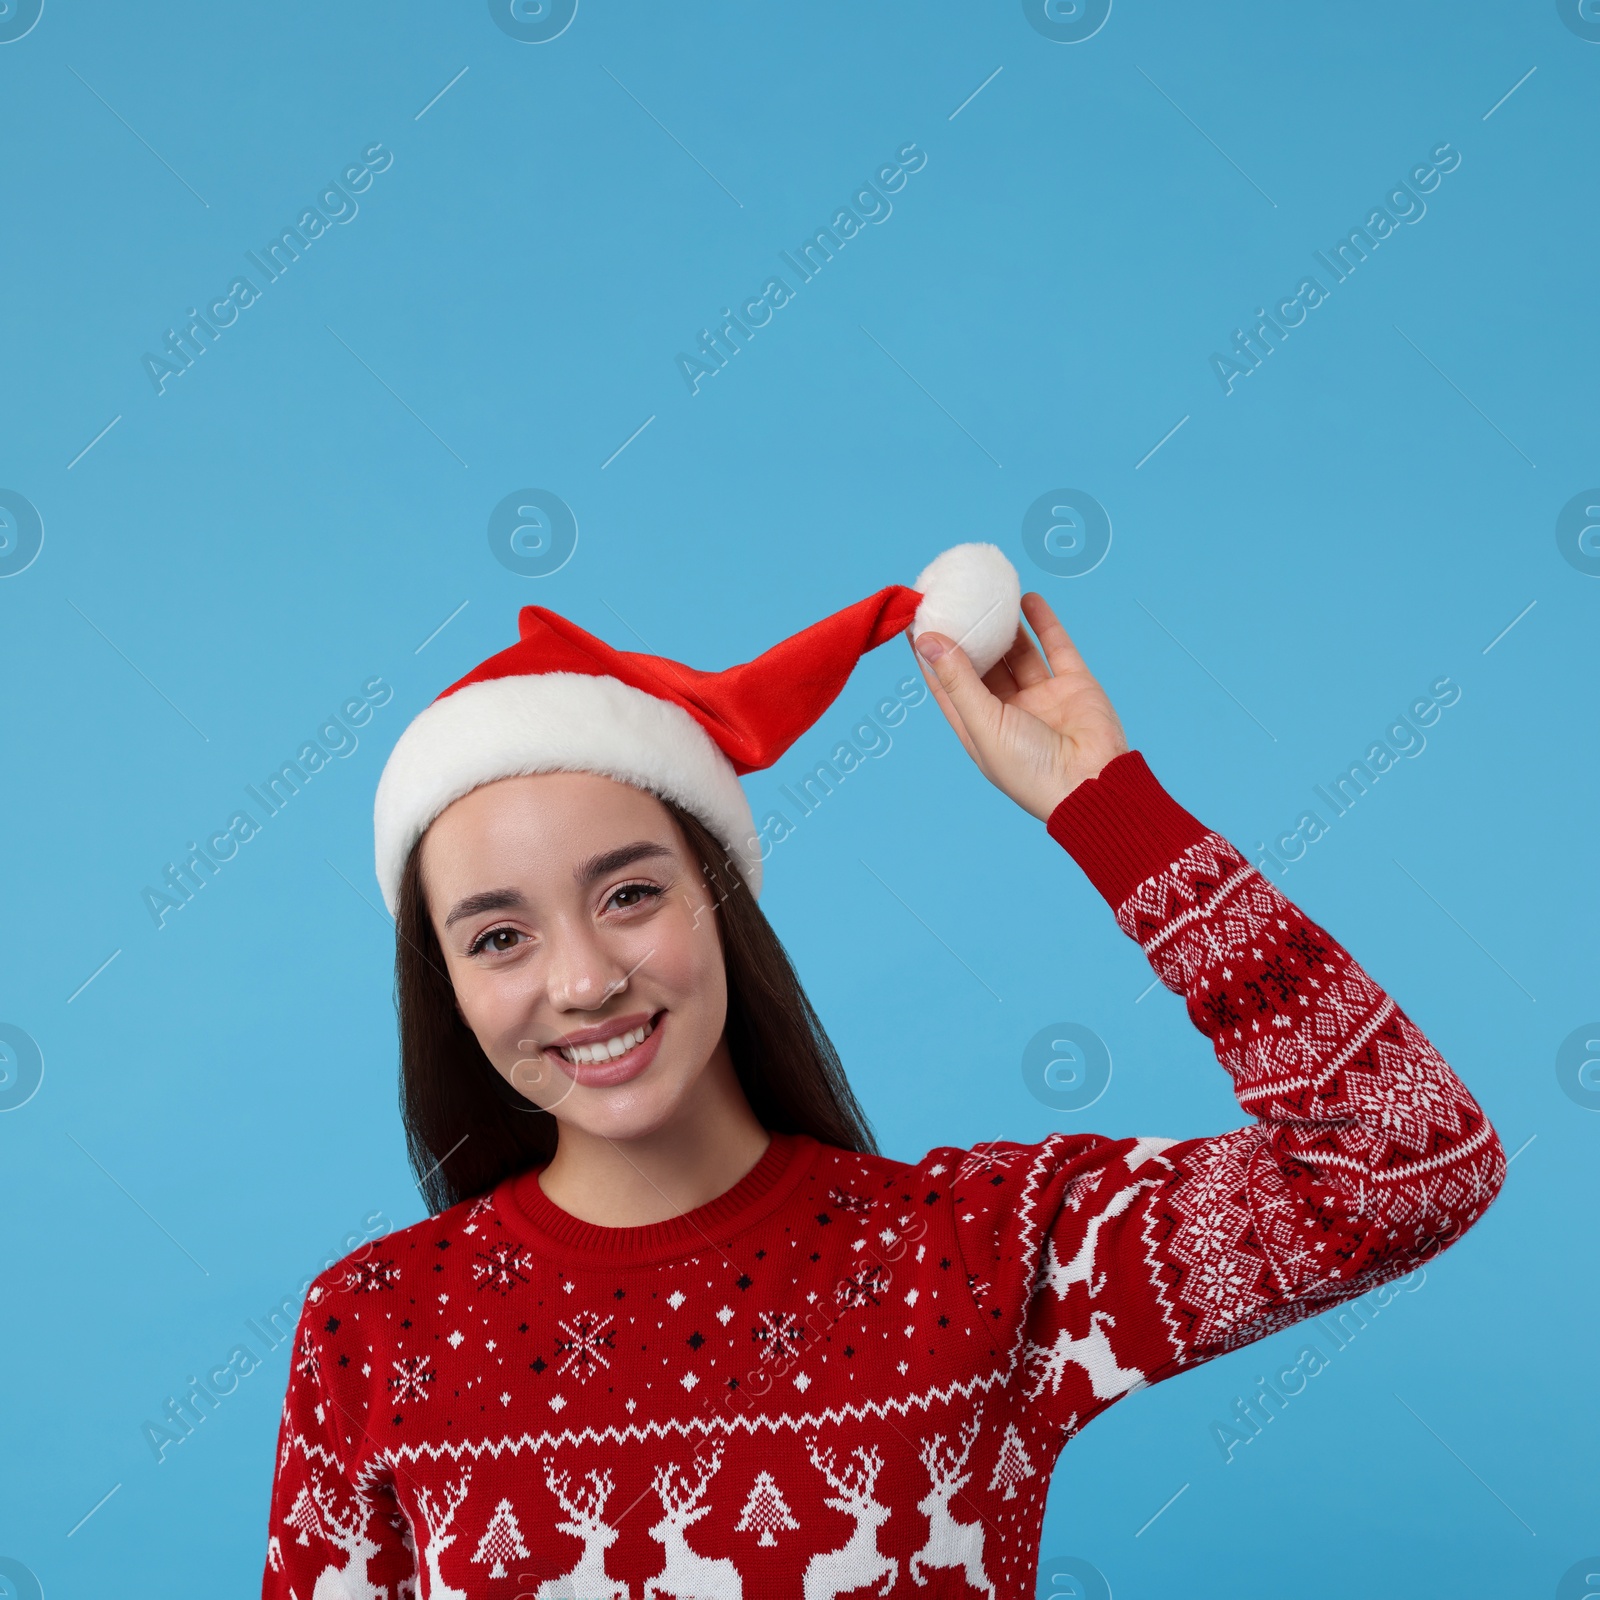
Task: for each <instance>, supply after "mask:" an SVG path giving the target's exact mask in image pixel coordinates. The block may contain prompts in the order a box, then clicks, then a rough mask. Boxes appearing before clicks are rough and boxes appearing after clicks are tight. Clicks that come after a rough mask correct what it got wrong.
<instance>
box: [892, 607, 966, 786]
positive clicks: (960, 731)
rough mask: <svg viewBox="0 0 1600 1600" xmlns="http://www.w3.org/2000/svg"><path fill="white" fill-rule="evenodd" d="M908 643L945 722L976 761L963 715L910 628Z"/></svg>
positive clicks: (907, 634)
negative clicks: (926, 658)
mask: <svg viewBox="0 0 1600 1600" xmlns="http://www.w3.org/2000/svg"><path fill="white" fill-rule="evenodd" d="M906 643H907V644H909V645H911V654H912V657H913V658H914V659H915V661H916V663H917V667H918V669H919V670H920V671H921V673H922V679H923V682H924V683H926V684H927V686H928V689H929V691H930V693H931V694H932V695H933V698H934V700H935V701H936V702H937V703H938V706H939V709H940V710H941V711H942V712H943V713H944V719H945V721H946V722H948V723H949V724H950V726H951V728H953V729H954V730H955V735H956V737H957V738H958V739H959V740H960V741H961V748H962V749H963V750H965V751H966V752H967V754H968V755H969V756H971V757H972V759H973V760H974V761H976V760H977V759H978V752H977V751H976V750H975V749H974V748H973V745H972V739H971V736H970V735H969V734H968V733H967V729H966V724H965V723H963V722H962V720H961V713H960V712H959V711H957V710H956V708H955V706H954V705H953V704H951V701H950V696H949V695H947V694H946V693H945V692H944V685H943V684H941V683H940V682H939V679H938V675H937V674H936V673H935V672H934V670H933V668H932V667H931V666H930V665H929V664H928V663H927V662H926V661H924V660H923V659H922V652H921V651H919V650H918V649H917V647H916V644H915V642H914V641H913V640H912V637H911V630H910V628H907V629H906Z"/></svg>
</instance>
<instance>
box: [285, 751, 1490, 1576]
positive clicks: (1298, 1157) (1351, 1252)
mask: <svg viewBox="0 0 1600 1600" xmlns="http://www.w3.org/2000/svg"><path fill="white" fill-rule="evenodd" d="M1047 826H1048V831H1049V833H1050V835H1051V836H1052V837H1053V838H1054V839H1055V840H1056V841H1057V842H1058V843H1060V844H1061V845H1062V846H1064V847H1065V848H1066V849H1067V850H1068V851H1070V852H1071V854H1072V855H1073V856H1074V857H1075V858H1076V859H1077V861H1078V862H1079V864H1080V865H1081V866H1082V867H1083V868H1084V869H1085V871H1086V872H1087V873H1088V875H1089V877H1090V879H1091V881H1092V882H1093V883H1094V885H1095V886H1096V888H1098V889H1099V890H1100V892H1101V893H1102V894H1103V895H1104V896H1105V898H1106V899H1107V900H1108V901H1109V902H1110V904H1111V906H1112V908H1113V909H1114V911H1115V914H1116V919H1117V921H1118V923H1119V924H1120V925H1121V927H1122V929H1123V931H1124V932H1125V933H1127V934H1129V935H1130V936H1131V937H1133V938H1134V939H1136V940H1138V942H1139V944H1140V945H1141V946H1142V947H1143V949H1144V951H1145V953H1146V955H1147V956H1148V958H1149V960H1150V962H1151V964H1152V966H1153V967H1154V969H1155V972H1156V974H1157V975H1158V976H1159V978H1160V979H1161V980H1162V982H1164V983H1165V984H1166V986H1167V987H1168V988H1169V989H1172V990H1174V991H1175V992H1176V993H1178V994H1179V995H1181V996H1183V998H1184V999H1185V1001H1186V1002H1187V1005H1188V1010H1189V1015H1190V1018H1191V1019H1192V1021H1193V1022H1194V1024H1195V1026H1196V1027H1197V1028H1199V1030H1200V1031H1201V1032H1202V1033H1203V1034H1205V1035H1206V1036H1207V1037H1208V1038H1209V1039H1210V1041H1211V1043H1212V1045H1213V1047H1214V1049H1215V1053H1216V1056H1217V1059H1218V1060H1219V1061H1220V1063H1221V1065H1222V1067H1223V1068H1224V1070H1225V1071H1226V1072H1227V1073H1228V1075H1229V1077H1230V1079H1231V1080H1232V1084H1233V1089H1234V1092H1235V1094H1236V1096H1237V1098H1238V1101H1239V1104H1240V1105H1241V1106H1242V1107H1243V1109H1244V1111H1245V1112H1246V1113H1247V1114H1248V1116H1249V1117H1250V1118H1251V1120H1250V1121H1249V1122H1248V1123H1247V1124H1246V1125H1245V1126H1243V1127H1241V1128H1238V1129H1236V1130H1235V1131H1233V1132H1229V1133H1223V1134H1219V1135H1216V1136H1214V1137H1206V1138H1192V1139H1176V1140H1175V1139H1171V1138H1107V1137H1103V1136H1099V1135H1095V1134H1088V1133H1052V1134H1050V1135H1049V1136H1048V1137H1047V1138H1045V1139H1043V1140H1040V1141H1038V1142H1035V1143H1028V1142H1021V1141H1012V1140H1005V1139H999V1140H993V1141H989V1142H986V1143H983V1144H980V1145H978V1146H976V1147H974V1148H971V1149H966V1148H960V1147H957V1146H953V1145H942V1146H940V1147H938V1148H936V1149H933V1150H930V1151H929V1152H928V1153H927V1154H926V1155H925V1156H923V1157H922V1159H920V1160H917V1161H899V1160H894V1159H891V1158H890V1157H887V1156H879V1155H870V1154H857V1153H855V1152H852V1151H847V1150H843V1149H839V1148H836V1147H833V1146H830V1145H825V1144H822V1143H819V1142H818V1141H817V1140H816V1139H814V1138H811V1137H809V1136H807V1135H802V1134H790V1133H783V1132H779V1133H774V1134H772V1135H771V1137H770V1142H769V1144H768V1145H767V1147H766V1150H765V1152H764V1154H763V1155H762V1156H761V1157H760V1159H759V1160H758V1161H757V1162H756V1164H755V1165H754V1167H752V1168H751V1169H750V1170H749V1171H748V1172H747V1173H746V1174H745V1176H744V1177H743V1178H741V1179H740V1180H739V1181H738V1182H737V1183H735V1184H734V1185H733V1187H732V1188H730V1189H728V1190H727V1191H726V1192H725V1193H723V1194H721V1195H719V1196H718V1197H717V1198H716V1199H713V1200H711V1201H709V1202H707V1203H706V1204H704V1205H701V1206H698V1207H696V1208H695V1209H693V1210H691V1211H688V1212H686V1213H683V1214H681V1215H679V1216H676V1217H673V1218H670V1219H669V1220H666V1221H663V1222H656V1223H651V1224H648V1225H645V1226H640V1227H626V1228H609V1227H601V1226H596V1225H594V1224H591V1223H587V1222H584V1221H581V1220H579V1219H578V1218H576V1217H574V1216H572V1215H571V1214H569V1213H567V1212H565V1211H562V1210H561V1209H559V1208H558V1207H557V1206H555V1205H554V1204H553V1203H552V1202H551V1201H549V1200H548V1199H546V1198H545V1196H544V1194H543V1192H542V1190H541V1189H540V1186H539V1178H538V1172H537V1170H534V1171H528V1172H524V1173H522V1174H520V1175H518V1176H516V1177H513V1178H511V1179H508V1180H507V1181H505V1182H503V1183H502V1184H500V1185H499V1186H498V1187H497V1188H496V1189H494V1190H493V1192H491V1193H488V1194H485V1195H482V1196H480V1197H478V1198H476V1199H474V1200H471V1201H468V1202H464V1203H463V1204H461V1205H457V1206H454V1207H452V1208H451V1209H449V1210H447V1211H445V1212H443V1213H441V1214H440V1215H438V1216H435V1217H432V1218H430V1219H429V1220H427V1221H424V1222H420V1223H417V1224H416V1225H414V1226H412V1227H408V1228H405V1229H402V1230H400V1231H399V1232H397V1233H394V1234H391V1235H389V1236H388V1237H386V1238H384V1239H382V1240H380V1241H378V1242H376V1243H375V1244H372V1245H370V1246H368V1247H365V1248H364V1249H363V1250H362V1251H361V1252H358V1253H357V1254H355V1255H353V1256H351V1257H348V1258H346V1260H344V1261H342V1262H340V1263H338V1264H337V1265H335V1266H334V1267H332V1268H331V1269H329V1270H328V1271H326V1272H324V1273H322V1274H321V1275H320V1276H319V1277H318V1278H317V1279H315V1280H314V1282H313V1284H312V1286H311V1288H310V1290H309V1291H308V1293H307V1296H306V1300H305V1304H304V1307H303V1309H302V1313H301V1316H300V1321H299V1327H298V1330H297V1334H296V1339H295V1345H294V1355H293V1359H292V1367H291V1373H290V1377H289V1383H288V1393H287V1397H286V1400H285V1405H284V1410H283V1416H282V1423H281V1428H280V1433H279V1446H278V1454H277V1465H276V1474H275V1479H274V1484H273V1492H272V1502H271V1511H270V1526H269V1530H268V1535H269V1537H268V1551H267V1562H266V1570H265V1574H264V1579H263V1585H262V1593H263V1596H264V1597H267V1600H332V1597H335V1596H340V1597H347V1596H360V1597H363V1600H380V1597H381V1600H405V1597H412V1600H466V1597H467V1596H474V1597H477V1596H490V1597H498V1596H504V1597H506V1600H512V1597H516V1596H520V1597H526V1600H598V1597H604V1600H660V1597H662V1596H670V1597H674V1600H691V1597H693V1600H744V1597H749V1600H776V1597H788V1596H793V1597H795V1600H832V1597H835V1596H843V1595H851V1594H858V1593H864V1592H865V1591H867V1590H868V1588H869V1587H870V1588H871V1589H872V1590H874V1591H875V1592H876V1593H877V1594H879V1595H918V1596H921V1597H924V1600H941V1597H950V1600H955V1597H967V1596H971V1595H973V1594H981V1595H984V1596H987V1597H988V1600H1024V1597H1028V1600H1031V1597H1032V1596H1033V1593H1034V1583H1035V1568H1036V1565H1037V1560H1038V1549H1039V1538H1040V1532H1041V1524H1042V1520H1043V1514H1044V1506H1045V1495H1046V1489H1047V1487H1048V1484H1049V1481H1050V1474H1051V1470H1052V1468H1053V1466H1054V1463H1055V1461H1056V1459H1057V1456H1058V1455H1059V1453H1060V1451H1061V1450H1062V1448H1063V1447H1064V1446H1065V1445H1066V1443H1067V1442H1068V1440H1070V1439H1071V1438H1072V1437H1073V1435H1074V1434H1076V1433H1078V1432H1079V1431H1081V1430H1082V1429H1083V1428H1084V1427H1085V1426H1086V1425H1087V1424H1088V1423H1089V1422H1090V1421H1091V1420H1092V1419H1093V1418H1095V1417H1096V1416H1098V1415H1099V1414H1100V1413H1101V1412H1102V1411H1104V1410H1105V1409H1106V1408H1107V1407H1108V1406H1110V1405H1112V1404H1114V1403H1115V1402H1116V1401H1117V1400H1119V1399H1121V1398H1122V1397H1123V1396H1124V1395H1128V1394H1131V1393H1133V1392H1134V1391H1136V1390H1138V1389H1141V1388H1144V1387H1145V1386H1147V1385H1149V1384H1152V1383H1157V1382H1159V1381H1160V1380H1162V1379H1163V1378H1167V1377H1170V1376H1171V1375H1173V1374H1174V1373H1178V1372H1182V1371H1183V1370H1185V1369H1186V1368H1189V1367H1193V1366H1195V1365H1197V1364H1198V1363H1200V1362H1202V1361H1205V1360H1207V1359H1208V1358H1210V1357H1212V1356H1215V1355H1218V1354H1220V1353H1222V1352H1224V1351H1227V1350H1231V1349H1234V1348H1235V1347H1237V1346H1239V1345H1242V1344H1245V1343H1247V1342H1248V1341H1250V1340H1253V1339H1259V1338H1261V1337H1262V1336H1263V1335H1265V1334H1268V1333H1271V1332H1273V1331H1274V1330H1276V1329H1278V1328H1282V1327H1284V1326H1286V1325H1287V1324H1290V1323H1293V1322H1295V1321H1296V1320H1297V1319H1300V1318H1303V1317H1307V1316H1310V1315H1312V1314H1314V1313H1316V1312H1318V1311H1320V1310H1322V1309H1323V1308H1325V1307H1327V1306H1330V1305H1332V1304H1334V1303H1336V1302H1338V1301H1340V1300H1343V1299H1347V1298H1350V1297H1353V1296H1355V1295H1359V1294H1362V1293H1365V1292H1366V1291H1367V1290H1369V1289H1371V1288H1373V1287H1374V1286H1376V1285H1378V1284H1380V1283H1382V1282H1384V1281H1386V1280H1388V1279H1390V1278H1394V1277H1396V1276H1399V1275H1401V1274H1403V1273H1406V1272H1408V1271H1410V1270H1412V1269H1413V1268H1414V1266H1415V1265H1416V1264H1417V1263H1418V1262H1419V1261H1422V1260H1424V1259H1427V1258H1429V1257H1431V1256H1432V1254H1433V1253H1434V1252H1436V1251H1437V1250H1439V1249H1441V1248H1443V1247H1446V1246H1448V1245H1449V1244H1451V1243H1453V1242H1454V1241H1455V1240H1456V1239H1457V1238H1459V1237H1460V1235H1461V1232H1462V1231H1463V1230H1464V1229H1465V1228H1467V1227H1468V1226H1470V1225H1471V1224H1472V1223H1473V1222H1474V1221H1475V1220H1476V1219H1477V1217H1478V1216H1479V1215H1480V1214H1481V1213H1482V1211H1483V1210H1484V1208H1485V1207H1486V1206H1487V1205H1488V1204H1489V1202H1490V1200H1491V1199H1492V1198H1493V1197H1494V1195H1495V1193H1496V1192H1497V1190H1498V1188H1499V1186H1500V1184H1501V1181H1502V1179H1503V1177H1504V1172H1505V1160H1504V1155H1503V1152H1502V1149H1501V1145H1500V1142H1499V1140H1498V1138H1497V1137H1496V1135H1495V1132H1494V1130H1493V1128H1492V1127H1491V1126H1490V1125H1489V1123H1488V1121H1487V1120H1486V1118H1485V1116H1484V1114H1483V1112H1482V1111H1481V1110H1480V1108H1479V1107H1478V1105H1477V1103H1476V1102H1475V1101H1474V1100H1473V1098H1472V1096H1471V1095H1470V1094H1469V1093H1468V1092H1467V1090H1466V1089H1465V1088H1464V1087H1463V1085H1462V1084H1461V1082H1460V1080H1459V1079H1458V1078H1457V1077H1456V1076H1455V1074H1454V1073H1453V1072H1452V1071H1451V1070H1450V1068H1449V1067H1448V1066H1446V1064H1445V1063H1444V1061H1443V1060H1441V1059H1440V1057H1439V1055H1438V1054H1437V1052H1436V1051H1435V1050H1434V1049H1433V1047H1432V1046H1431V1045H1430V1044H1429V1043H1428V1041H1427V1040H1426V1039H1425V1038H1424V1037H1423V1036H1422V1034H1421V1033H1420V1032H1419V1031H1418V1029H1417V1028H1416V1026H1415V1025H1414V1024H1413V1023H1412V1021H1411V1020H1410V1018H1409V1017H1407V1016H1406V1014H1405V1013H1404V1012H1403V1011H1401V1010H1400V1008H1399V1007H1398V1006H1397V1005H1396V1004H1395V1002H1394V1001H1393V1000H1391V999H1390V998H1389V996H1388V995H1386V994H1385V993H1384V992H1383V991H1382V990H1381V989H1380V988H1378V986H1377V985H1376V984H1375V983H1373V981H1372V980H1371V978H1369V977H1368V976H1367V974H1366V973H1365V972H1364V971H1362V969H1361V968H1360V967H1359V966H1357V965H1356V963H1355V962H1354V961H1353V960H1352V959H1351V958H1350V956H1349V955H1348V954H1346V952H1345V951H1344V950H1343V949H1342V948H1341V947H1340V946H1339V945H1338V944H1337V943H1335V942H1334V940H1333V939H1332V938H1330V937H1329V935H1328V934H1327V933H1325V932H1324V931H1323V930H1322V929H1321V928H1320V927H1318V926H1317V925H1316V924H1314V923H1313V922H1311V921H1310V920H1309V919H1308V918H1307V917H1306V916H1304V915H1303V914H1302V913H1301V912H1300V911H1299V910H1297V909H1296V908H1295V907H1294V906H1293V905H1292V904H1290V903H1289V901H1287V900H1286V899H1285V898H1284V896H1283V895H1282V894H1280V893H1279V891H1278V890H1277V888H1276V887H1275V886H1274V885H1272V884H1271V883H1269V882H1267V881H1266V880H1265V879H1264V878H1263V877H1262V876H1261V875H1260V873H1258V872H1257V871H1256V869H1255V868H1254V867H1252V866H1251V865H1250V864H1249V863H1248V862H1247V861H1246V860H1245V859H1244V858H1243V857H1242V856H1241V855H1240V854H1239V852H1238V851H1236V850H1235V849H1234V848H1233V846H1232V845H1230V844H1229V843H1228V842H1227V841H1226V840H1224V839H1223V838H1221V837H1219V836H1218V835H1217V834H1215V833H1212V832H1209V831H1207V830H1206V829H1205V828H1204V827H1203V826H1202V825H1201V824H1200V823H1199V822H1197V821H1196V820H1195V819H1194V818H1193V817H1192V816H1190V814H1189V813H1188V812H1187V811H1185V810H1183V809H1182V808H1181V807H1180V806H1178V805H1177V804H1176V802H1174V801H1173V800H1172V799H1171V798H1170V797H1168V795H1167V794H1166V792H1165V791H1164V790H1163V789H1162V788H1161V787H1160V786H1159V784H1158V783H1157V782H1156V780H1155V778H1154V777H1153V776H1152V775H1151V773H1150V771H1149V768H1148V767H1147V766H1146V765H1145V763H1144V761H1143V759H1142V757H1140V756H1139V755H1138V754H1137V753H1136V752H1135V753H1130V754H1128V755H1124V756H1121V757H1119V758H1118V759H1117V760H1115V761H1113V762H1112V763H1111V764H1110V765H1109V766H1108V767H1106V769H1105V770H1104V772H1103V773H1102V774H1101V775H1100V776H1099V777H1098V778H1096V779H1092V780H1090V781H1089V782H1087V783H1084V784H1082V785H1080V786H1079V787H1078V788H1077V789H1075V790H1074V791H1073V792H1072V794H1070V795H1069V796H1068V797H1067V798H1066V799H1065V800H1064V801H1063V802H1062V803H1061V805H1060V806H1059V807H1058V808H1057V810H1056V811H1055V813H1054V814H1053V815H1052V816H1051V817H1050V819H1049V822H1048V824H1047Z"/></svg>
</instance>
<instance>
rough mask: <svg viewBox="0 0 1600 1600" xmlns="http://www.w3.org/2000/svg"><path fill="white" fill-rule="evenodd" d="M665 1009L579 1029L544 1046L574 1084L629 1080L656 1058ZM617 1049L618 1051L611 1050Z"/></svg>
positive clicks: (603, 1084) (604, 1084)
mask: <svg viewBox="0 0 1600 1600" xmlns="http://www.w3.org/2000/svg"><path fill="white" fill-rule="evenodd" d="M666 1015H667V1014H666V1012H665V1011H658V1012H656V1013H654V1014H653V1015H639V1016H631V1017H617V1018H615V1019H613V1020H612V1021H611V1022H608V1023H602V1024H600V1025H599V1026H598V1027H593V1028H580V1029H578V1030H576V1031H575V1032H573V1033H569V1034H566V1035H564V1036H563V1037H562V1038H561V1039H559V1040H556V1041H555V1042H553V1043H551V1044H548V1045H545V1046H544V1050H545V1053H546V1054H547V1055H551V1056H554V1058H555V1060H556V1061H557V1063H558V1064H559V1065H560V1067H561V1070H562V1071H563V1072H565V1073H566V1075H567V1076H568V1077H569V1078H571V1079H572V1080H573V1082H574V1083H579V1084H584V1085H587V1086H589V1087H592V1088H606V1087H609V1086H611V1085H612V1084H618V1083H626V1082H627V1081H628V1080H629V1079H630V1078H636V1077H638V1075H639V1074H640V1073H641V1072H643V1071H644V1070H645V1068H646V1067H648V1066H649V1065H650V1063H651V1062H652V1061H654V1060H655V1057H656V1051H657V1050H658V1049H660V1047H661V1033H662V1027H663V1024H664V1023H665V1021H666ZM613 1050H616V1051H617V1053H616V1054H612V1051H613Z"/></svg>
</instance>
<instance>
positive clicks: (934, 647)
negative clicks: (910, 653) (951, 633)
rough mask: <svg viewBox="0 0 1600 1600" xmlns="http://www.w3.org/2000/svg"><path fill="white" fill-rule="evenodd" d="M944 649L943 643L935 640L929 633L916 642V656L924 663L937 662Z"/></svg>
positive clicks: (940, 640)
mask: <svg viewBox="0 0 1600 1600" xmlns="http://www.w3.org/2000/svg"><path fill="white" fill-rule="evenodd" d="M945 649H946V646H945V643H944V641H943V640H942V639H937V638H935V637H934V636H933V635H932V634H931V633H925V634H923V636H922V637H921V638H920V639H918V640H917V654H918V655H919V656H921V657H922V659H923V660H924V661H937V660H938V659H939V657H940V656H942V655H943V654H944V653H945Z"/></svg>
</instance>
